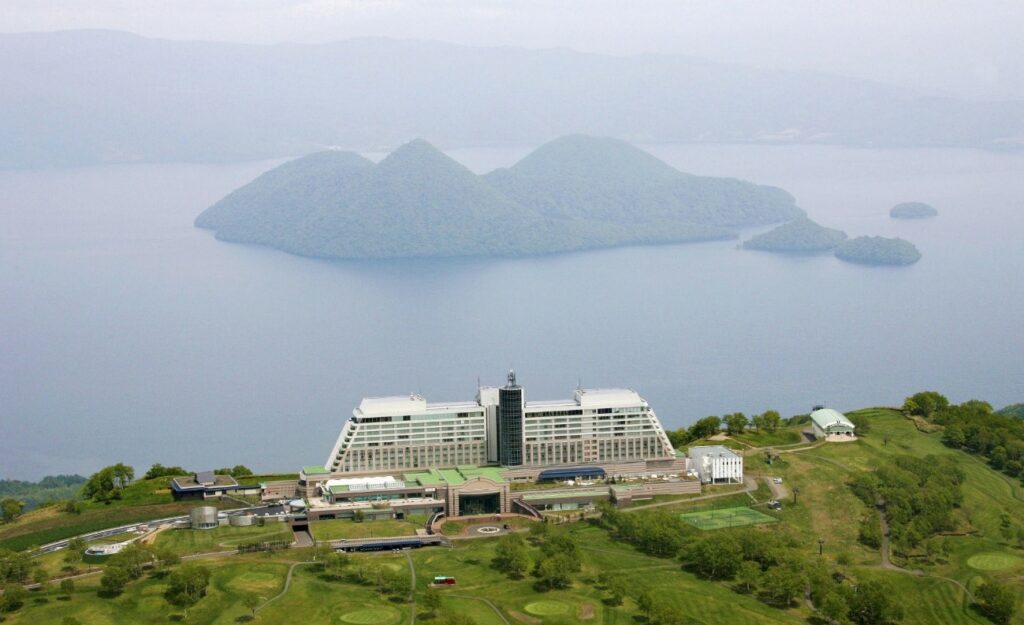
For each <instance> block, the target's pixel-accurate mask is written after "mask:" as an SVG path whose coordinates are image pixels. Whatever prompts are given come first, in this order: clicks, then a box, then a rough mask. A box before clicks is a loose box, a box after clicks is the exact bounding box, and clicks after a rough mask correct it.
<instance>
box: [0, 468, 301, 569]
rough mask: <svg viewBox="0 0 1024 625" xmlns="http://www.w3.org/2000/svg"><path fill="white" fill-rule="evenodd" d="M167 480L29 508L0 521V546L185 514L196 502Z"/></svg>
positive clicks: (255, 478)
mask: <svg viewBox="0 0 1024 625" xmlns="http://www.w3.org/2000/svg"><path fill="white" fill-rule="evenodd" d="M289 477H290V478H292V479H294V478H295V476H294V475H290V476H289V475H281V476H253V477H250V478H244V479H243V480H242V481H243V482H245V483H256V482H260V481H264V480H266V479H287V478H289ZM170 481H171V478H169V477H160V478H156V479H152V480H137V481H135V482H133V483H132V484H131V485H129V486H128V487H127V488H125V490H124V492H123V493H122V495H121V498H120V499H115V500H113V501H111V502H110V503H98V502H95V501H82V502H81V511H80V512H78V513H72V512H67V511H65V510H64V509H63V508H62V507H61V506H49V507H45V508H42V509H38V510H32V511H31V512H28V513H26V514H24V515H22V516H21V517H19V518H18V519H17V520H16V521H15V522H14V523H8V524H4V525H0V549H2V548H6V549H15V550H20V549H27V548H29V547H37V546H40V545H45V544H46V543H50V542H53V541H56V540H61V539H64V538H69V537H71V536H77V535H79V534H84V533H87V532H95V531H98V530H102V529H106V528H109V527H117V526H119V525H127V524H129V523H142V522H145V521H151V520H153V519H160V518H164V517H170V516H178V515H182V514H188V512H189V510H191V509H192V508H194V507H195V506H196V505H197V504H196V502H194V501H181V502H176V501H174V499H173V498H172V497H171V489H170ZM210 504H211V505H216V506H220V507H222V508H237V507H239V506H240V505H241V504H239V503H238V502H235V501H230V500H228V501H224V502H218V501H211V502H210Z"/></svg>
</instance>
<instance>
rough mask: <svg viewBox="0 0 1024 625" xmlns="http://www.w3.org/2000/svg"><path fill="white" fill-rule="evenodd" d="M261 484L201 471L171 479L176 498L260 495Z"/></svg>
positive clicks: (173, 494)
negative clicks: (244, 482)
mask: <svg viewBox="0 0 1024 625" xmlns="http://www.w3.org/2000/svg"><path fill="white" fill-rule="evenodd" d="M260 493H261V486H260V485H259V484H239V483H238V481H237V480H235V478H233V477H231V476H230V475H220V474H216V473H214V472H213V471H200V472H198V473H193V474H192V475H183V476H181V477H176V478H174V479H172V480H171V496H172V497H174V499H175V500H188V499H214V498H217V497H222V496H224V495H259V494H260Z"/></svg>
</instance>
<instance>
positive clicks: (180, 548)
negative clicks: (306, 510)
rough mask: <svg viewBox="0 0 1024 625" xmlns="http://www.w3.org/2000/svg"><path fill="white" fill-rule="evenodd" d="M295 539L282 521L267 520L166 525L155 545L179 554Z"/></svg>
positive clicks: (157, 537) (158, 535)
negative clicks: (202, 527)
mask: <svg viewBox="0 0 1024 625" xmlns="http://www.w3.org/2000/svg"><path fill="white" fill-rule="evenodd" d="M293 539H294V536H293V534H292V530H291V528H289V527H288V525H287V524H285V523H270V524H267V525H264V526H259V525H252V526H249V527H231V526H230V525H228V526H223V527H216V528H213V529H208V530H193V529H181V530H179V529H166V530H163V531H162V532H160V533H159V534H157V535H156V545H157V546H160V547H167V548H169V549H170V550H171V551H173V552H174V553H177V554H178V555H182V556H183V555H188V554H193V553H209V552H211V551H224V550H226V549H235V548H237V547H238V546H239V545H242V544H246V543H254V542H275V541H279V540H283V541H286V542H291V541H292V540H293Z"/></svg>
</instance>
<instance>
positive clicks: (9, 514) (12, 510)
mask: <svg viewBox="0 0 1024 625" xmlns="http://www.w3.org/2000/svg"><path fill="white" fill-rule="evenodd" d="M24 509H25V503H24V502H21V501H18V500H17V499H14V498H13V497H6V498H4V500H3V501H0V511H2V513H3V520H4V523H13V522H14V519H16V518H18V517H19V516H21V511H22V510H24Z"/></svg>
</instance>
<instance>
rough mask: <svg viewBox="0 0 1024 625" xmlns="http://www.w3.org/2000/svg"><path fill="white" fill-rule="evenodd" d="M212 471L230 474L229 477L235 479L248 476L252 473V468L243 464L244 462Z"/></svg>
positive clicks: (219, 473) (218, 473)
mask: <svg viewBox="0 0 1024 625" xmlns="http://www.w3.org/2000/svg"><path fill="white" fill-rule="evenodd" d="M214 473H215V474H217V475H230V476H231V477H233V478H236V479H237V478H240V477H249V476H250V475H253V472H252V469H250V468H249V467H247V466H245V465H244V464H236V465H235V466H233V467H231V468H230V469H229V468H228V467H223V468H221V469H216V470H214Z"/></svg>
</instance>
